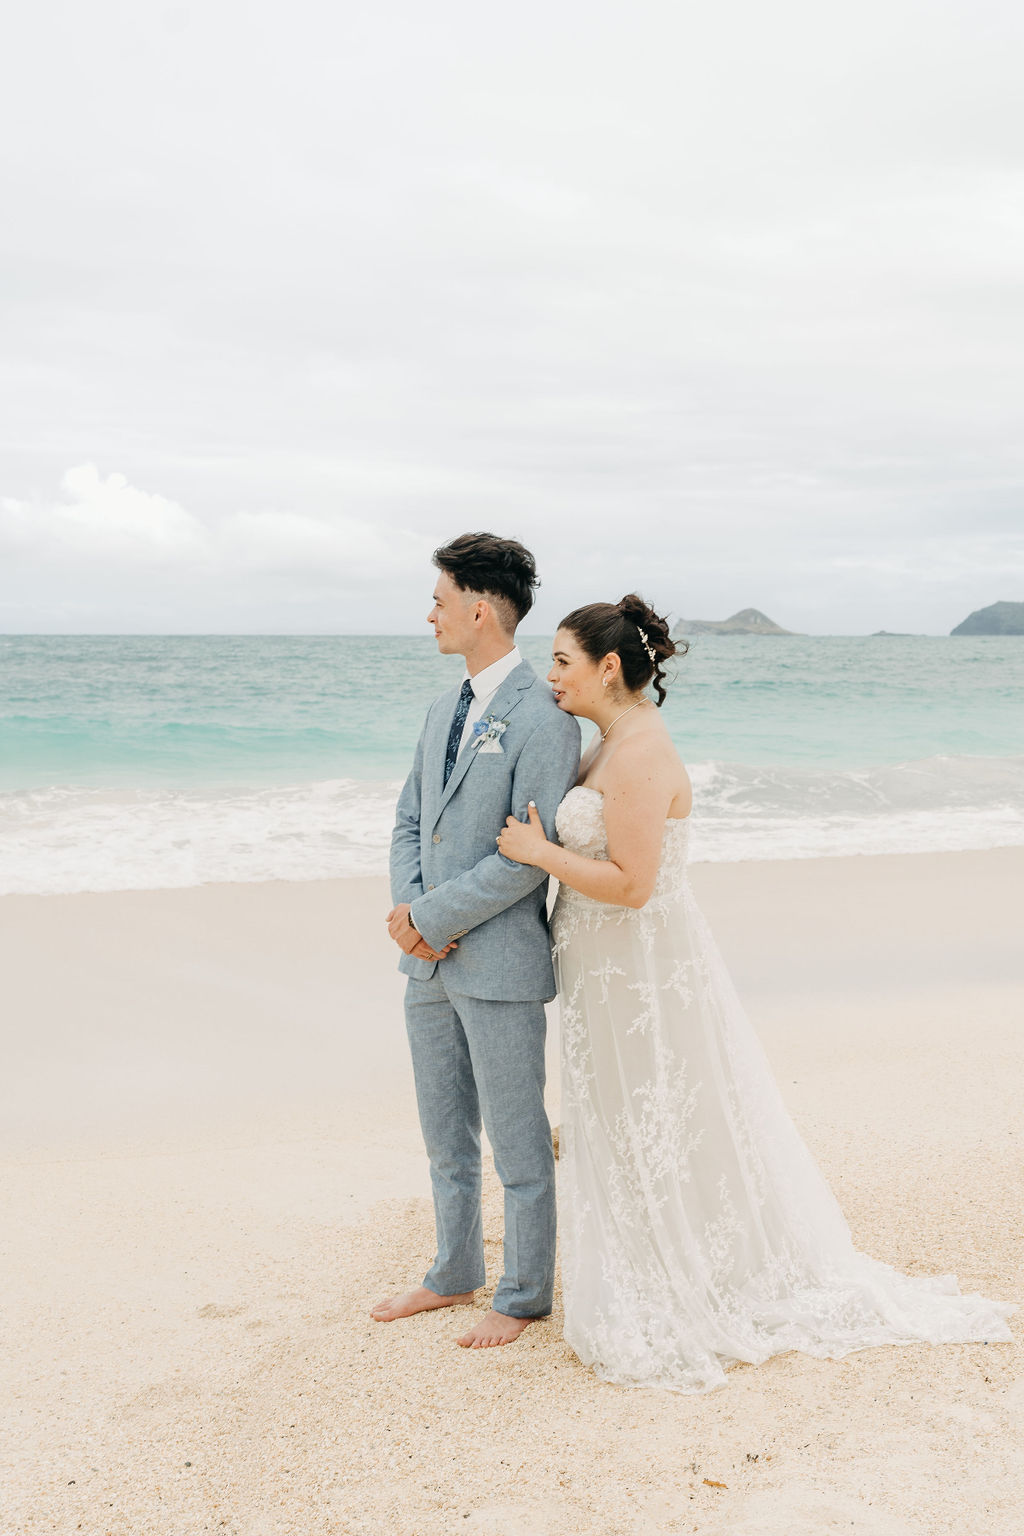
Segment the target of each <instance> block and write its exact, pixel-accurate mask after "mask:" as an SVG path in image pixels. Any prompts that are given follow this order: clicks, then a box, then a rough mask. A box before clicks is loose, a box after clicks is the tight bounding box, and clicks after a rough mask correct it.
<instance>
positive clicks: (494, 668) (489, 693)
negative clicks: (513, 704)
mask: <svg viewBox="0 0 1024 1536" xmlns="http://www.w3.org/2000/svg"><path fill="white" fill-rule="evenodd" d="M522 659H523V658H522V656H521V655H520V654H519V647H518V645H514V646H513V647H512V649H511V650H510V651H509V653H508V655H507V656H502V658H501V660H500V661H492V662H491V664H490V666H489V667H484V669H483V671H482V672H478V673H477V674H476V677H474V678H472V679H471V681H472V684H473V698H472V701H471V703H470V706H469V714H468V715H467V716H466V723H465V725H464V726H463V728H462V740H461V741H460V742H459V752H460V753H461V751H462V749H463V747H464V746H465V745H466V742H467V741H469V740H470V738H471V737H472V735H473V726H474V725H475V724H476V722H477V721H478V720H481V719H482V718H483V716H484V715H485V714H486V713H487V706H488V704H489V703H490V702H491V700H492V699H493V698H494V695H495V694H496V693H497V691H498V689H499V688H500V687H501V685H502V683H503V682H504V681H505V679H506V677H508V675H509V673H510V672H514V671H515V669H516V667H518V665H519V663H520V662H521V661H522ZM466 677H469V673H468V672H467V673H466ZM463 682H465V678H463Z"/></svg>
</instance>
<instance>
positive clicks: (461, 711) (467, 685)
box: [444, 677, 473, 784]
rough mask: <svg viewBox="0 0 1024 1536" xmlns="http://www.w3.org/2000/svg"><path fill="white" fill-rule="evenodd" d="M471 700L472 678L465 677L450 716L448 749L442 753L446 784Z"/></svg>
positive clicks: (455, 756) (457, 753)
mask: <svg viewBox="0 0 1024 1536" xmlns="http://www.w3.org/2000/svg"><path fill="white" fill-rule="evenodd" d="M472 702H473V683H472V680H471V679H470V678H468V677H467V678H466V681H465V682H464V683H463V685H462V692H461V693H460V694H459V702H458V703H457V704H456V706H455V713H454V715H453V716H452V728H451V730H450V731H449V732H448V750H447V752H446V753H445V755H444V782H445V784H447V783H448V780H449V779H450V778H451V776H452V769H453V768H454V767H455V764H456V762H457V761H458V756H459V747H460V746H461V744H462V732H463V729H464V727H465V724H466V716H467V715H468V714H469V706H470V705H471V704H472Z"/></svg>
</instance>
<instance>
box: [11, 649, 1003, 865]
mask: <svg viewBox="0 0 1024 1536" xmlns="http://www.w3.org/2000/svg"><path fill="white" fill-rule="evenodd" d="M522 649H523V650H524V652H525V654H526V655H527V657H528V658H529V659H530V660H531V661H532V662H533V664H534V666H535V667H537V669H538V670H539V671H541V672H543V671H546V669H547V663H548V655H549V649H550V642H549V641H547V640H545V639H543V638H529V639H526V640H524V641H523V642H522ZM461 672H462V665H461V662H460V661H459V660H458V658H455V657H442V656H439V655H438V654H437V651H436V647H435V644H434V641H433V638H432V637H431V636H430V635H429V634H424V635H423V636H395V637H387V636H385V637H381V636H344V637H336V636H311V637H278V636H242V637H230V636H212V637H204V636H174V637H167V638H164V637H159V636H130V637H123V636H109V637H104V636H88V637H74V636H28V637H18V636H6V637H0V892H4V891H76V890H111V889H126V888H147V887H150V886H168V885H171V886H173V885H192V884H197V883H202V882H204V881H216V880H264V879H297V880H301V879H312V878H319V877H325V876H334V875H343V874H353V873H357V874H359V873H378V872H380V871H382V870H383V869H384V868H385V867H386V857H387V843H388V836H389V832H390V826H391V821H392V815H393V809H394V801H395V795H396V793H397V789H398V785H399V783H400V781H401V780H402V778H403V777H404V776H405V773H406V771H407V769H408V766H409V762H410V759H411V755H412V751H413V747H414V745H415V741H416V738H417V735H418V732H419V729H420V724H421V722H422V718H423V713H424V711H425V709H426V706H427V704H428V702H429V701H430V699H431V698H433V697H434V696H435V695H436V694H437V693H438V692H440V691H441V690H442V689H444V688H446V687H448V686H451V685H453V684H455V683H457V681H458V679H459V677H460V676H461ZM676 672H677V676H676V680H675V682H674V683H673V685H672V687H671V689H670V692H669V700H668V703H667V704H666V706H665V709H664V718H665V719H666V721H667V723H668V725H669V728H670V730H671V732H672V735H673V737H674V739H675V741H676V743H677V745H678V747H679V749H680V751H681V753H682V755H683V757H684V759H685V760H686V762H687V764H688V766H689V768H690V771H691V775H692V777H693V780H694V788H695V802H694V804H695V812H694V826H693V847H694V853H695V856H696V857H697V858H704V859H749V858H771V857H775V858H794V857H808V856H813V855H817V854H856V853H879V852H901V851H902V852H912V851H918V850H927V849H937V848H947V849H955V848H986V847H994V846H999V845H1003V844H1014V843H1024V640H1021V639H1014V638H1001V637H1000V638H996V637H992V638H989V637H981V638H971V639H967V638H964V639H959V638H958V639H952V638H937V637H935V638H933V637H896V638H891V639H884V638H875V639H867V638H863V639H845V638H792V639H785V638H776V639H772V638H769V637H751V638H747V637H740V636H736V637H720V636H713V637H710V636H709V637H700V638H699V639H697V640H696V641H695V642H694V643H693V646H692V648H691V651H690V653H689V655H688V656H686V657H685V658H683V659H681V660H680V661H679V662H678V664H677V667H676ZM587 729H589V728H587Z"/></svg>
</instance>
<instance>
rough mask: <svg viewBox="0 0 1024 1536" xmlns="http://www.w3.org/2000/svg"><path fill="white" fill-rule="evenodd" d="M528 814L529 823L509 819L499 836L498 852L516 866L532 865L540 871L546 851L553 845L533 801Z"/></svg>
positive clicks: (513, 818) (528, 808)
mask: <svg viewBox="0 0 1024 1536" xmlns="http://www.w3.org/2000/svg"><path fill="white" fill-rule="evenodd" d="M526 814H527V817H528V818H529V819H528V820H527V821H517V820H516V818H515V817H514V816H509V817H508V818H507V820H506V822H505V825H504V827H503V828H502V830H501V831H500V832H499V834H498V839H497V842H498V851H499V852H500V853H503V854H504V855H505V857H506V859H512V860H513V861H514V862H515V863H516V864H532V865H534V867H535V868H538V869H540V868H541V867H542V863H541V860H542V858H543V854H544V850H545V849H546V848H549V847H550V846H551V845H550V843H549V842H548V836H547V833H546V832H545V831H544V825H543V823H542V821H541V819H540V813H539V812H538V810H537V807H536V806H535V805H534V803H533V801H532V800H531V801H530V804H529V806H528V807H527V811H526Z"/></svg>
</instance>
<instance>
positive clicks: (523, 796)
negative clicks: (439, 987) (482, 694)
mask: <svg viewBox="0 0 1024 1536" xmlns="http://www.w3.org/2000/svg"><path fill="white" fill-rule="evenodd" d="M458 698H459V690H458V688H454V689H452V690H450V691H449V692H448V693H443V694H442V695H441V697H440V698H439V699H436V700H435V702H434V703H433V704H432V705H431V707H430V709H429V710H428V712H427V718H426V722H425V724H424V727H423V732H422V735H421V736H420V739H419V742H418V744H417V747H416V757H415V760H414V762H413V768H412V772H411V773H410V775H409V777H408V779H407V780H406V781H405V786H404V788H403V790H402V793H401V795H400V796H399V800H398V810H397V814H396V820H395V830H394V832H393V834H392V837H391V897H392V901H393V902H394V904H395V905H396V906H397V905H398V904H399V903H400V902H406V901H407V902H409V903H411V907H412V917H413V921H414V923H415V924H416V927H417V928H418V929H419V931H420V933H422V935H423V937H424V938H425V939H426V940H427V942H428V944H430V945H431V946H432V947H433V948H434V949H439V950H440V949H443V948H444V946H445V945H446V944H448V943H450V942H451V940H452V939H458V941H459V943H458V948H457V949H455V950H453V951H452V953H451V954H450V955H448V957H447V958H446V959H444V960H441V961H434V962H428V961H426V960H416V959H414V958H413V957H412V956H411V955H403V957H402V960H401V962H400V966H399V969H400V970H402V971H404V973H405V974H406V975H407V976H413V977H417V978H419V979H420V980H423V981H426V980H428V979H429V978H430V977H431V976H432V975H433V974H434V971H435V969H436V967H437V965H441V966H443V967H444V970H443V975H444V978H445V984H446V986H448V987H449V988H450V990H451V991H453V992H461V993H462V994H463V995H464V996H467V997H480V998H489V999H494V1000H497V1001H503V1002H532V1001H544V1002H547V1001H549V1000H550V999H551V998H553V997H554V995H555V978H554V972H553V970H552V966H551V944H550V940H549V937H548V925H547V887H548V877H547V875H546V874H545V873H544V871H543V870H542V869H534V868H533V867H532V866H531V865H527V864H515V863H513V862H512V860H511V859H507V858H505V856H504V854H501V853H499V852H498V850H497V847H496V845H495V838H496V837H497V834H498V833H499V832H500V831H501V829H502V827H503V826H504V825H505V818H506V817H507V816H509V815H513V816H516V817H518V818H519V819H520V820H525V818H526V814H527V805H528V803H529V802H530V801H531V800H533V801H535V802H536V806H537V810H538V812H539V813H540V818H541V820H542V821H543V823H544V828H545V831H546V832H547V834H548V836H549V837H551V838H553V837H554V835H555V830H554V829H555V811H556V810H557V809H558V806H559V803H560V802H561V800H562V798H563V797H564V795H565V794H566V793H567V791H568V790H569V789H570V788H571V787H572V785H573V784H574V783H575V782H576V774H577V771H578V769H579V761H580V729H579V726H578V725H577V723H576V721H575V720H574V719H573V717H572V716H571V715H567V714H564V713H563V712H562V710H560V709H559V708H558V705H557V704H556V703H555V701H554V699H553V698H552V696H551V692H550V690H549V689H548V688H547V687H546V686H545V685H544V683H543V682H541V680H540V678H538V676H537V674H536V673H535V672H534V670H533V668H532V667H531V666H530V664H529V662H526V661H523V662H520V664H519V666H518V667H516V668H515V670H514V671H512V672H511V673H509V675H508V677H507V678H506V679H505V681H504V682H503V683H502V684H501V685H500V687H499V688H498V691H497V693H496V694H495V695H494V698H493V699H492V700H491V702H490V704H489V705H488V707H487V709H486V711H485V714H486V715H492V716H493V717H494V719H495V720H503V721H506V722H507V726H506V729H505V731H504V733H503V734H502V736H501V738H500V745H501V751H500V752H487V753H481V752H480V751H479V748H478V747H477V746H476V745H474V742H475V740H476V738H473V737H471V738H470V740H469V741H468V742H467V743H466V746H465V747H464V748H463V750H462V752H461V753H460V755H459V759H458V761H457V762H456V764H455V768H454V770H453V771H452V776H451V778H450V779H449V780H448V783H447V785H445V782H444V759H445V750H446V748H447V745H448V732H449V730H450V729H451V723H452V717H453V715H454V713H455V706H456V704H457V702H458Z"/></svg>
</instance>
